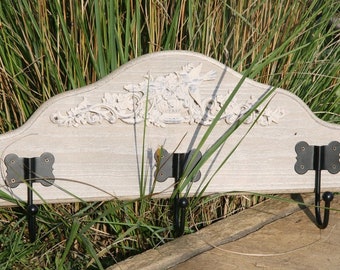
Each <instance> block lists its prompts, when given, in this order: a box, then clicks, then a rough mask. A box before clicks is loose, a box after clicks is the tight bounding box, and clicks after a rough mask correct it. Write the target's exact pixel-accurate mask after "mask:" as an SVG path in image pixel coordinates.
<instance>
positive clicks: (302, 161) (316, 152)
mask: <svg viewBox="0 0 340 270" xmlns="http://www.w3.org/2000/svg"><path fill="white" fill-rule="evenodd" d="M295 151H296V153H297V157H296V159H297V162H296V164H295V167H294V168H295V171H296V172H297V173H298V174H304V173H306V172H307V171H308V170H315V190H314V192H315V220H316V223H317V226H318V227H319V228H320V229H325V228H326V227H327V225H328V221H329V210H330V205H331V201H332V200H333V198H334V194H333V193H332V192H329V191H326V192H325V193H324V194H323V195H322V199H323V200H324V201H325V207H324V217H323V219H322V218H321V213H320V212H321V210H320V208H321V206H320V200H321V199H320V191H321V171H322V170H328V171H329V172H330V173H332V174H336V173H338V172H339V171H340V160H339V159H340V143H339V142H336V141H334V142H331V143H329V144H328V145H323V146H313V145H312V146H311V145H308V144H307V143H306V142H299V143H297V144H296V146H295Z"/></svg>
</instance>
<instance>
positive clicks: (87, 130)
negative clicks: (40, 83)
mask: <svg viewBox="0 0 340 270" xmlns="http://www.w3.org/2000/svg"><path fill="white" fill-rule="evenodd" d="M188 64H190V65H191V69H189V73H188V74H189V75H188V74H184V75H183V74H182V75H183V76H186V77H185V78H187V77H188V76H189V79H188V80H189V83H188V82H186V84H185V86H184V87H182V88H180V90H181V91H182V90H185V91H189V92H188V93H189V94H188V93H186V96H185V97H177V98H176V99H175V100H174V101H173V102H175V105H174V108H175V107H176V106H178V102H182V103H181V104H182V105H183V100H186V99H188V97H189V99H191V100H190V102H191V105H190V104H189V105H190V106H193V110H197V109H198V110H199V109H200V108H201V109H202V108H203V107H204V104H206V103H204V102H203V100H207V99H210V100H213V101H214V102H215V105H216V104H217V99H216V98H217V96H219V97H221V98H223V97H227V96H228V94H229V93H230V92H231V91H232V90H233V89H234V88H235V86H236V84H237V83H238V82H239V80H240V79H241V77H242V76H241V75H240V74H238V73H237V72H235V71H233V70H231V69H230V68H228V67H226V66H225V65H223V64H221V63H219V62H217V61H215V60H213V59H211V58H208V57H206V56H203V55H201V54H197V53H193V52H187V51H168V52H160V53H153V54H150V55H145V56H142V57H140V58H137V59H135V60H133V61H131V62H129V63H127V64H126V65H124V66H122V67H121V68H119V69H117V70H116V71H114V72H113V73H112V74H110V75H109V76H107V77H105V78H104V79H102V80H100V81H98V82H96V83H94V84H92V85H88V86H86V87H83V88H80V89H77V90H72V91H68V92H66V93H63V94H60V95H58V96H55V97H53V98H51V99H50V100H49V101H48V102H46V103H45V104H43V105H42V106H41V107H40V108H39V109H38V110H37V111H36V112H35V113H34V115H33V116H32V117H31V118H30V119H29V120H28V121H27V122H26V123H25V124H24V125H23V126H22V127H20V128H18V129H17V130H15V131H12V132H8V133H6V134H3V135H1V136H0V150H1V177H2V180H1V181H2V183H1V184H2V186H1V190H4V191H6V192H8V193H11V194H12V195H13V196H14V197H17V198H20V199H23V200H26V186H25V184H21V185H20V186H19V187H16V188H14V189H9V188H7V187H6V186H5V184H4V179H5V177H6V166H5V165H4V159H5V157H6V155H8V154H11V153H14V154H16V155H17V156H19V157H39V156H40V155H41V154H42V153H43V152H49V153H52V154H53V155H54V158H55V162H54V165H53V169H54V170H53V174H54V176H55V178H56V180H55V182H54V185H53V186H49V187H44V186H42V185H40V184H39V183H36V184H35V185H34V188H35V190H36V192H37V193H38V194H39V195H40V196H41V198H40V199H39V197H38V196H35V198H37V201H36V203H39V202H41V201H42V199H43V200H44V201H47V202H67V201H75V200H78V199H77V198H75V197H79V198H81V199H83V200H86V201H92V200H109V199H111V198H113V197H118V198H120V199H133V198H138V197H139V196H140V181H141V178H143V181H146V194H151V193H156V195H155V196H160V197H167V196H169V195H170V194H171V192H172V188H173V180H172V179H168V180H167V181H165V182H162V183H160V182H156V184H155V189H154V190H152V187H153V184H154V170H155V167H156V166H155V165H156V164H155V160H154V157H153V156H154V153H155V151H156V150H157V148H159V147H160V146H162V147H164V148H165V149H167V150H168V151H170V152H171V151H174V150H175V149H176V148H177V149H176V152H187V151H189V150H190V149H192V148H195V147H196V146H197V144H198V142H199V140H200V138H202V136H203V134H204V132H205V131H206V129H207V128H208V126H207V125H201V124H197V123H195V119H197V117H196V118H195V117H194V118H192V119H194V120H192V121H191V122H193V123H188V121H187V122H185V121H186V120H183V119H182V120H181V116H180V115H179V113H178V112H174V111H171V110H170V109H171V108H172V107H171V108H170V109H169V107H166V106H169V104H168V105H164V106H165V109H164V110H165V111H167V112H170V111H171V113H173V115H171V114H170V113H164V114H163V116H162V117H163V118H162V117H159V115H158V116H157V113H158V114H159V111H158V110H159V109H157V110H155V111H153V113H154V114H153V115H151V114H150V119H151V118H152V117H153V118H152V119H156V120H154V121H153V122H152V121H151V122H149V123H148V126H147V129H146V140H145V152H144V154H145V160H144V164H142V149H143V148H142V145H143V126H144V124H143V121H139V122H138V123H136V124H131V123H130V124H129V123H126V122H127V121H131V119H132V120H133V118H131V115H130V116H129V117H130V119H129V117H128V116H126V115H125V114H124V115H122V116H119V117H121V118H120V119H117V120H116V121H115V122H113V120H112V119H111V118H109V119H105V117H104V118H103V117H102V116H103V114H102V113H104V116H107V115H109V116H110V117H112V113H111V114H110V109H109V108H107V104H108V103H109V101H107V99H108V98H112V97H117V95H118V96H119V97H120V98H121V99H126V97H127V96H128V94H131V93H135V92H134V91H137V92H138V89H137V90H131V89H132V88H131V85H133V86H135V87H137V88H138V87H142V86H141V83H144V84H145V81H146V80H145V75H148V76H152V78H154V80H153V81H152V82H153V83H154V84H153V86H154V87H156V86H157V85H163V87H164V89H167V87H168V88H171V85H173V84H174V83H176V80H177V79H178V76H182V75H180V73H181V72H182V71H183V67H186V66H187V65H188ZM198 66H200V69H199V70H198V69H197V70H195V74H191V73H190V71H192V70H193V69H194V68H195V67H198ZM184 73H185V72H184ZM212 74H214V77H209V78H207V77H205V76H210V75H212ZM169 76H173V78H172V79H171V80H172V81H171V80H170V82H171V83H170V85H169V86H167V87H165V86H164V84H166V83H169V81H167V82H164V80H165V81H166V79H167V78H169ZM176 76H177V79H176ZM183 76H182V77H181V80H182V81H181V82H180V83H183V80H184V79H185V78H184V77H183ZM190 76H193V77H192V78H191V77H190ZM183 78H184V79H183ZM162 80H163V82H162ZM174 80H175V81H174ZM185 80H186V79H185ZM195 83H196V84H195ZM153 86H152V87H153ZM144 87H145V85H144ZM148 87H150V85H149V86H148ZM269 88H270V87H269V86H268V85H263V84H259V83H257V82H254V81H252V80H249V79H247V80H246V81H245V82H244V83H243V84H242V86H241V89H240V91H239V92H238V93H237V95H236V97H235V107H238V108H240V107H242V105H244V104H247V102H249V100H253V101H255V100H257V99H258V97H260V96H261V95H262V94H263V93H264V92H265V91H267V90H268V89H269ZM155 91H156V90H155ZM174 91H175V92H176V93H178V91H179V90H178V89H175V90H174ZM155 93H156V92H155ZM157 93H158V92H157ZM149 94H150V96H149V99H152V98H153V92H151V91H150V93H149ZM163 94H164V93H163ZM163 94H161V96H162V95H163ZM158 95H159V93H158ZM164 95H165V94H164ZM164 95H163V96H164ZM145 96H146V93H144V95H140V96H139V97H140V98H141V101H140V102H142V99H143V98H145ZM133 98H136V96H134V97H133ZM166 98H168V97H166ZM166 98H165V99H166ZM84 100H85V101H84ZM117 100H118V98H116V101H115V102H116V105H117V104H118V105H119V104H123V105H124V108H118V109H119V110H120V109H121V110H122V111H123V112H127V111H129V109H131V104H130V105H129V103H128V102H123V103H120V101H117ZM193 101H194V102H193ZM200 101H202V102H203V103H204V104H200V105H199V103H200ZM112 102H113V101H112V100H111V103H112ZM161 102H162V100H156V101H154V103H152V102H150V104H151V105H152V104H153V105H154V106H156V105H155V104H158V105H159V106H160V105H162V103H161ZM176 102H177V103H176ZM141 104H143V103H141ZM150 104H149V105H150ZM207 104H208V103H207ZM182 105H180V106H182ZM189 105H188V106H189ZM81 106H83V109H84V108H85V111H86V110H87V114H86V113H85V114H83V115H81V117H87V116H89V115H90V119H91V121H93V123H92V124H89V122H86V119H85V120H84V119H78V120H79V123H78V125H73V124H72V123H71V122H70V123H71V124H70V126H67V125H64V124H65V123H64V124H62V123H61V122H59V124H58V123H57V121H56V120H61V119H62V117H67V116H72V109H73V112H74V111H75V108H78V109H79V108H80V107H81ZM91 106H92V107H91ZM129 106H130V107H129ZM190 106H189V107H190ZM157 108H163V107H157ZM186 108H187V107H185V106H184V107H183V106H182V107H181V109H182V113H183V110H186ZM118 109H117V110H118ZM149 109H150V107H149ZM267 109H268V116H267V117H266V118H263V119H262V120H266V121H269V124H264V125H262V124H255V125H254V127H253V129H252V130H251V131H250V133H249V134H248V135H247V136H246V138H245V139H244V140H243V141H242V143H241V145H240V146H239V147H238V148H237V150H236V151H235V152H234V153H233V154H232V156H231V157H230V159H229V160H228V161H227V163H226V164H225V166H223V168H222V169H221V170H220V171H219V172H218V173H217V174H216V175H215V176H214V177H213V179H212V180H211V182H210V183H209V186H208V188H207V189H206V193H216V192H232V191H240V192H265V193H286V192H290V193H296V192H311V191H313V189H314V172H313V171H310V172H307V173H306V174H304V175H298V174H297V173H296V172H295V171H294V164H295V162H296V153H295V149H294V147H295V145H296V143H298V142H299V141H306V142H308V143H309V144H310V145H326V144H328V143H329V142H331V141H336V140H339V134H340V126H338V125H332V124H329V123H326V122H323V121H321V120H320V119H318V118H316V117H315V116H314V115H313V113H312V112H311V111H310V110H309V108H308V107H307V106H306V105H305V104H304V103H303V102H302V101H301V100H300V99H299V98H298V97H296V96H295V95H293V94H291V93H289V92H288V91H286V90H282V89H277V90H275V92H274V95H273V96H272V99H271V100H270V103H269V105H268V107H267ZM202 110H203V111H204V108H203V109H202ZM234 111H236V112H237V109H235V108H234ZM56 114H59V118H58V117H57V118H53V117H55V115H56ZM184 114H185V117H186V118H185V119H189V118H190V117H191V116H190V115H189V114H190V113H188V111H184ZM84 115H85V116H84ZM86 115H87V116H86ZM164 115H165V116H164ZM231 115H232V113H231ZM139 116H140V115H138V116H136V119H137V118H138V117H139ZM72 117H73V118H72ZM72 117H70V118H72V119H77V117H78V118H79V117H80V115H79V114H78V116H77V115H76V116H72ZM172 117H173V118H172ZM98 118H99V119H98ZM164 119H165V120H164ZM78 120H77V121H78ZM97 120H98V121H97ZM99 120H101V122H100V121H99ZM137 120H138V119H137ZM139 120H140V119H139ZM110 121H111V122H110ZM157 121H158V122H157ZM171 121H174V123H170V122H171ZM176 121H177V122H176ZM181 121H182V122H181ZM162 123H163V124H164V123H165V124H164V127H160V126H159V124H162ZM249 126H250V125H249V124H248V125H247V124H244V125H242V126H241V127H240V128H239V129H238V130H237V132H235V133H234V134H233V135H232V136H231V137H230V138H229V139H228V141H227V142H226V144H225V145H224V147H223V148H222V149H221V151H219V152H218V154H217V155H216V156H214V157H213V158H212V159H211V162H209V163H207V164H206V165H204V167H203V168H202V170H201V173H202V178H201V180H200V181H198V182H196V183H194V184H193V185H192V187H191V189H190V194H191V195H193V194H195V192H196V191H197V190H199V188H200V186H201V185H204V183H206V182H207V181H208V180H209V179H210V176H211V175H212V174H213V173H214V172H215V171H216V169H217V168H218V166H219V165H220V163H221V161H222V160H223V159H224V158H225V157H226V156H227V155H228V154H229V153H230V151H231V150H232V149H233V147H234V146H235V145H236V143H237V142H238V141H239V140H240V138H241V137H242V136H243V135H244V134H245V132H247V130H248V128H249ZM229 127H230V124H228V123H226V121H224V120H221V121H220V123H219V124H218V126H217V127H216V128H215V130H214V132H213V134H211V136H210V137H209V139H208V141H207V143H206V144H205V145H204V147H203V148H202V152H203V153H204V151H205V150H206V149H208V148H209V146H210V145H211V144H212V143H213V142H214V141H215V140H216V139H217V138H218V137H219V136H220V135H221V134H223V132H225V131H226V130H227V129H228V128H229ZM142 166H144V175H143V176H141V168H142ZM339 177H340V174H337V175H331V174H329V173H328V172H323V173H322V188H323V189H327V190H333V191H334V190H340V179H339ZM65 190H66V191H67V192H65ZM7 204H8V202H5V201H0V205H7Z"/></svg>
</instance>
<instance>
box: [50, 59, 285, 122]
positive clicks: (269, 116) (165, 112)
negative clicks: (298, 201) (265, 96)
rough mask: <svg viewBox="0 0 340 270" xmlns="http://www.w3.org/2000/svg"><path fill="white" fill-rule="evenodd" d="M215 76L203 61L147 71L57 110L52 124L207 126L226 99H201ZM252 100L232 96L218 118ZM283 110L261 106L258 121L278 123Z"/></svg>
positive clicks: (234, 115)
mask: <svg viewBox="0 0 340 270" xmlns="http://www.w3.org/2000/svg"><path fill="white" fill-rule="evenodd" d="M215 79H216V72H214V71H209V72H207V73H204V74H202V64H199V65H197V66H194V65H193V64H188V65H186V66H184V67H182V70H180V71H177V72H172V73H169V74H166V75H164V76H157V77H155V78H154V77H153V76H152V75H150V74H148V75H146V76H145V78H144V80H143V81H142V82H140V83H138V84H128V85H125V86H124V90H125V92H123V93H118V94H117V93H105V94H104V96H103V97H102V99H101V102H99V103H95V104H93V103H92V102H90V101H89V100H87V99H86V98H84V100H83V101H82V102H81V103H80V104H79V105H78V106H76V107H74V108H71V109H69V110H68V111H66V112H65V113H61V112H60V111H59V112H56V113H54V114H52V115H51V116H50V119H51V121H52V122H53V123H55V124H58V125H61V126H73V127H77V126H80V125H87V124H90V125H94V124H101V123H103V122H107V123H110V124H114V123H116V122H117V121H118V120H119V121H122V122H125V123H127V124H135V123H140V122H143V121H144V119H145V117H146V123H147V124H149V125H154V126H159V127H165V126H166V125H168V124H181V123H188V124H193V123H196V124H202V125H209V124H210V123H211V122H212V121H213V119H214V117H215V116H216V114H217V113H218V111H219V110H220V109H221V107H222V106H223V104H224V102H225V101H226V100H227V98H228V95H226V96H222V95H217V96H215V97H209V98H202V97H201V95H200V86H201V85H202V84H203V83H204V82H205V81H211V80H215ZM254 103H255V101H253V100H252V97H249V99H248V100H247V101H246V102H238V101H237V100H236V99H235V98H234V99H233V100H232V102H231V103H230V104H229V106H228V108H227V109H226V111H225V112H224V113H223V115H222V117H221V120H222V121H223V120H224V121H225V122H226V123H227V124H232V123H233V122H235V121H236V120H237V119H238V118H239V117H240V116H241V115H242V114H243V113H244V112H246V111H247V110H248V109H249V108H250V107H251V106H252V105H253V104H254ZM262 109H263V108H258V109H257V110H256V111H255V112H254V113H253V114H252V115H251V116H250V117H249V118H248V119H247V121H246V124H247V123H248V124H250V123H253V122H254V121H255V119H256V118H257V117H258V115H259V114H260V113H261V112H262ZM283 116H284V112H283V110H282V109H280V108H275V109H272V108H270V107H269V106H268V107H267V108H265V109H264V111H263V112H262V115H261V116H260V117H259V119H258V120H257V121H258V123H259V124H260V125H264V126H267V125H270V124H272V123H278V122H279V120H280V118H282V117H283Z"/></svg>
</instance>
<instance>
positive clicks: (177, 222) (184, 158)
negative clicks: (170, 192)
mask: <svg viewBox="0 0 340 270" xmlns="http://www.w3.org/2000/svg"><path fill="white" fill-rule="evenodd" d="M193 153H194V150H192V151H190V152H188V153H173V154H169V153H168V152H167V151H166V150H165V149H158V150H157V151H156V153H155V160H156V161H157V164H158V168H157V170H156V172H155V179H156V181H159V182H163V181H165V180H166V179H167V178H169V177H173V178H174V179H175V186H174V190H177V188H178V183H179V180H180V178H181V176H182V175H183V171H184V169H185V168H186V166H187V162H188V161H189V160H190V158H191V155H192V154H193ZM201 157H202V155H201V153H200V152H199V153H198V155H197V157H196V158H195V161H194V162H192V164H191V168H190V169H191V170H192V169H193V168H194V166H195V165H196V164H197V162H198V161H199V160H200V159H201ZM200 176H201V173H200V172H198V173H197V175H196V176H195V177H194V179H193V181H198V180H199V178H200ZM188 205H189V201H188V199H187V198H186V197H181V198H180V196H179V193H176V195H175V197H174V200H173V215H174V219H173V222H174V225H173V226H174V232H175V236H176V237H179V236H182V235H183V234H184V229H185V217H186V208H187V207H188Z"/></svg>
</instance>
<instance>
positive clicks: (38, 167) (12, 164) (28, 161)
mask: <svg viewBox="0 0 340 270" xmlns="http://www.w3.org/2000/svg"><path fill="white" fill-rule="evenodd" d="M54 160H55V159H54V156H53V155H52V154H51V153H47V152H45V153H43V154H41V156H40V157H33V158H26V157H24V158H22V157H18V156H17V155H16V154H8V155H7V156H6V157H5V160H4V163H5V165H6V167H7V170H6V172H7V175H6V178H5V184H6V185H7V186H8V187H10V188H16V187H17V186H19V184H21V183H26V184H27V209H26V211H27V219H28V231H29V238H30V241H31V242H34V241H35V239H36V215H37V213H38V210H39V209H38V206H37V205H35V204H34V203H33V183H35V182H39V183H41V184H42V185H43V186H51V185H53V183H54V175H53V173H52V171H53V163H54Z"/></svg>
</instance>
